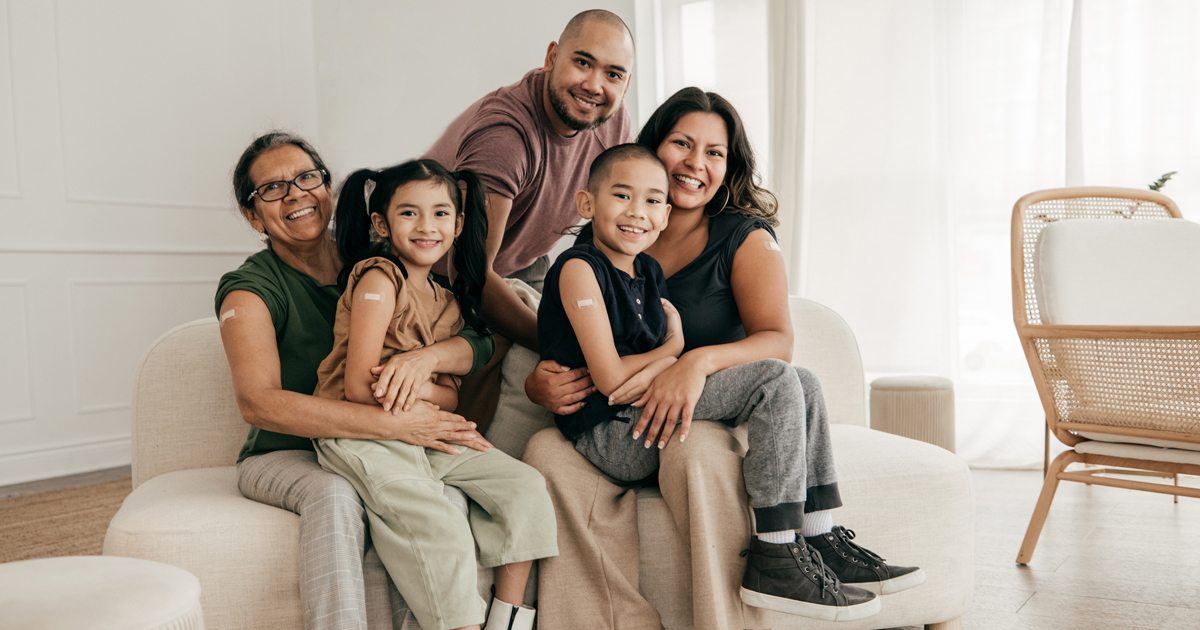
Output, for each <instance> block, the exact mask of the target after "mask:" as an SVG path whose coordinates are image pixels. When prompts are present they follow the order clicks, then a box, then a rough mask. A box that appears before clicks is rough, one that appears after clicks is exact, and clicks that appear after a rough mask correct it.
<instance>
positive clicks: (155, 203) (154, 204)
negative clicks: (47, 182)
mask: <svg viewBox="0 0 1200 630" xmlns="http://www.w3.org/2000/svg"><path fill="white" fill-rule="evenodd" d="M66 200H67V201H69V202H71V203H86V204H95V203H99V204H105V205H114V206H134V207H138V208H171V209H178V210H229V204H222V203H202V202H184V201H159V200H155V199H129V198H121V197H103V196H95V195H76V194H73V193H71V192H70V189H68V191H67V195H66Z"/></svg>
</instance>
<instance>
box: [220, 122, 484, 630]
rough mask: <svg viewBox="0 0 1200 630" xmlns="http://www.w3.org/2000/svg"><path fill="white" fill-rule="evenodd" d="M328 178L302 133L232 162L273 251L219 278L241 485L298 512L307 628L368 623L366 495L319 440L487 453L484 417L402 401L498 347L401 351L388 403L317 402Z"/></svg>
mask: <svg viewBox="0 0 1200 630" xmlns="http://www.w3.org/2000/svg"><path fill="white" fill-rule="evenodd" d="M329 182H330V176H329V169H328V168H326V166H325V163H324V162H323V161H322V160H321V157H320V155H319V154H318V153H317V151H316V150H315V149H314V148H313V147H312V146H311V145H310V144H309V143H308V142H305V141H304V140H303V139H301V138H299V137H297V136H294V135H291V134H287V133H279V132H274V133H268V134H266V135H264V136H261V137H259V138H257V139H256V140H254V141H253V142H252V143H251V144H250V146H249V147H247V148H246V150H245V151H244V152H243V153H242V156H241V159H239V160H238V163H237V166H236V167H235V169H234V173H233V189H234V195H235V198H236V200H237V203H238V207H239V209H240V210H241V213H242V215H243V216H244V217H245V218H246V220H247V221H248V222H249V223H250V225H251V227H253V228H254V229H255V230H256V231H257V232H258V233H259V234H260V235H261V237H262V239H263V241H264V242H266V243H267V247H266V249H264V250H262V251H261V252H258V253H256V254H254V255H252V256H250V257H249V258H247V259H246V262H245V263H244V264H242V266H241V267H239V268H238V269H237V270H235V271H232V272H230V273H227V274H225V276H223V277H222V278H221V282H220V284H219V285H218V287H217V295H216V308H217V314H218V317H219V318H220V321H221V340H222V342H223V343H224V346H225V354H226V356H227V357H228V359H229V366H230V368H231V370H232V372H233V385H234V391H235V393H236V395H237V402H238V407H239V409H240V410H241V412H242V417H243V418H244V419H245V420H246V422H247V423H249V424H250V432H249V435H248V437H247V439H246V443H245V445H244V446H242V450H241V453H239V455H238V487H239V488H240V489H241V491H242V494H244V495H245V496H246V497H248V498H250V499H253V500H255V501H259V502H262V503H266V504H269V505H273V506H276V507H279V508H283V509H286V510H291V511H293V512H296V513H297V514H299V515H300V544H301V556H300V565H301V566H300V588H301V599H302V601H303V602H304V626H305V628H307V629H309V630H313V629H325V628H356V629H365V628H366V627H367V621H366V619H367V612H366V597H365V593H364V588H363V575H362V557H363V552H364V547H365V543H366V521H365V513H364V511H363V506H362V500H361V499H360V498H359V497H358V494H357V493H356V492H355V491H354V488H353V486H351V485H350V482H348V481H346V480H345V479H343V478H342V477H339V476H338V475H335V474H333V473H330V472H326V471H325V470H323V469H322V468H321V466H320V465H319V464H318V463H317V457H316V453H315V452H314V450H313V445H312V438H322V437H337V438H367V439H381V440H393V439H394V440H402V441H404V442H408V443H410V444H416V445H419V446H425V447H429V448H434V449H438V450H442V451H446V452H453V446H452V445H457V446H467V447H472V448H477V449H480V450H486V449H487V448H488V447H489V446H490V445H489V444H488V443H487V442H486V441H485V440H484V439H483V438H482V437H481V436H480V435H479V433H477V432H476V431H475V425H474V424H472V423H469V422H466V421H465V420H463V419H462V418H461V417H459V416H456V415H454V414H452V413H447V412H445V411H440V410H438V409H437V408H435V407H433V406H431V405H429V404H427V403H425V402H423V401H418V402H416V403H415V404H412V405H411V406H409V407H408V408H402V407H403V406H402V405H400V404H396V401H397V400H398V398H399V397H400V396H401V395H402V394H403V393H404V392H403V391H402V390H403V389H404V386H405V384H406V383H409V384H410V383H411V382H413V379H414V378H415V377H418V376H419V375H420V374H425V375H426V376H427V375H428V374H429V373H432V372H436V373H447V374H457V375H466V374H470V373H472V372H473V371H474V370H477V369H478V368H479V367H480V366H482V365H483V364H484V363H486V362H487V361H488V359H490V358H491V355H492V352H493V350H494V346H493V342H492V340H491V338H490V337H486V338H481V337H479V336H477V335H475V334H474V333H472V332H471V331H470V329H469V328H468V329H464V331H463V333H462V334H461V335H460V336H457V337H453V338H451V339H449V340H446V341H444V342H441V343H436V344H433V345H431V346H428V347H426V348H423V349H421V350H414V351H412V352H406V353H402V354H397V355H396V356H395V357H393V359H392V360H390V361H389V362H388V363H387V364H385V365H384V366H381V367H380V368H377V370H378V372H379V381H378V383H377V385H376V388H375V392H376V398H377V399H378V401H379V402H380V404H381V406H371V405H361V404H355V403H349V402H344V401H334V400H328V399H323V398H315V397H313V396H312V395H311V394H312V392H313V389H314V388H315V387H316V384H317V367H318V366H319V365H320V363H321V361H322V360H323V359H324V358H325V357H326V355H328V354H329V352H330V350H331V349H332V347H333V322H334V315H335V313H336V310H337V302H338V299H339V298H340V297H341V294H342V292H341V290H340V289H339V288H338V285H337V277H338V273H339V272H340V271H341V270H342V262H341V260H340V259H339V258H338V253H337V248H336V246H335V244H334V241H333V240H332V239H331V238H330V234H329V227H328V226H329V223H330V219H331V218H332V216H333V211H334V210H333V205H334V204H333V194H332V191H331V189H330V184H329ZM417 380H418V381H419V378H417Z"/></svg>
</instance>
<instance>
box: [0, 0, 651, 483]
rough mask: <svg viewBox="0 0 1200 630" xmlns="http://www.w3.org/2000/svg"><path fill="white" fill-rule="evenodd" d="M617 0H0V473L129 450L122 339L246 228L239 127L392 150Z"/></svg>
mask: <svg viewBox="0 0 1200 630" xmlns="http://www.w3.org/2000/svg"><path fill="white" fill-rule="evenodd" d="M633 3H634V2H633V0H622V1H618V2H601V3H595V4H592V3H589V4H584V3H582V2H578V1H575V0H570V1H562V2H552V1H550V0H527V1H524V2H519V3H511V2H510V3H475V2H467V1H464V0H457V1H453V2H437V3H431V2H423V1H413V2H399V3H397V2H382V1H379V2H370V3H368V2H355V3H350V2H335V1H332V0H313V1H312V2H310V3H285V4H282V5H281V4H280V3H277V2H270V1H267V0H250V1H247V0H242V1H239V2H234V1H228V0H227V1H210V2H205V3H190V4H188V3H163V2H155V1H152V0H141V1H137V0H124V1H120V2H118V1H109V2H91V1H87V0H59V1H58V2H53V3H51V2H45V1H39V0H0V36H2V37H3V40H2V41H0V222H2V224H3V225H4V226H6V229H5V230H4V231H3V232H0V485H4V484H9V483H18V482H21V481H28V480H32V479H40V478H46V477H53V476H58V475H64V474H71V473H77V472H84V471H89V470H96V469H100V468H106V467H110V466H118V465H122V464H126V463H129V435H130V429H129V403H130V390H131V387H132V382H133V372H134V369H135V367H136V365H137V361H138V360H139V358H140V357H141V354H142V352H143V351H144V350H145V348H146V346H147V345H148V344H149V343H150V342H151V341H153V340H154V339H155V338H157V337H158V336H159V335H161V334H162V333H163V332H165V331H167V330H168V329H170V328H172V327H174V326H176V325H178V324H180V323H183V322H186V321H190V320H192V319H196V318H200V317H208V316H211V315H212V296H213V292H214V290H215V288H216V282H217V279H218V278H219V277H220V275H221V274H222V273H224V272H225V271H227V270H230V269H233V268H235V267H236V266H237V265H238V264H240V262H241V261H242V260H243V259H244V258H245V257H246V256H247V255H248V254H250V253H252V252H253V251H255V250H256V249H257V247H258V242H257V240H255V239H254V238H253V233H252V232H251V231H250V230H249V228H248V227H246V226H245V225H244V223H243V222H242V220H241V219H240V218H239V217H238V216H237V215H236V213H235V212H234V210H233V203H232V201H231V199H230V196H229V184H228V182H227V180H228V178H229V174H230V170H231V169H232V167H233V163H234V161H235V160H236V159H237V156H238V154H239V152H240V151H241V150H242V149H243V148H244V146H245V145H246V143H247V142H249V140H250V139H252V138H253V137H254V136H255V135H257V134H258V133H261V132H263V131H266V130H268V129H271V128H274V127H283V128H288V129H291V130H294V131H297V132H299V133H301V134H304V135H307V136H309V137H310V138H314V139H315V140H316V141H317V144H318V145H319V146H320V147H321V148H322V150H323V152H324V153H325V155H326V158H327V159H328V160H329V161H330V165H331V167H332V168H333V169H334V170H335V173H336V174H341V175H344V174H345V173H347V172H348V171H349V169H352V168H358V167H361V166H367V165H371V166H380V165H385V164H391V163H395V162H398V161H401V160H403V159H406V158H409V157H412V156H414V155H416V154H418V153H420V152H422V151H423V150H424V149H425V148H426V147H428V146H429V144H431V143H432V141H433V140H434V139H435V138H436V137H437V135H438V134H439V133H440V131H441V129H442V128H443V127H444V126H445V124H446V123H447V122H449V121H450V120H451V119H452V118H453V117H454V116H455V115H457V113H458V112H459V111H461V110H462V108H463V107H465V106H466V105H467V104H469V103H470V102H472V101H473V100H475V99H476V98H478V97H479V96H482V95H483V94H484V93H486V92H488V91H490V90H493V89H495V88H497V87H499V86H501V85H505V84H509V83H512V82H514V81H516V80H517V79H519V78H520V77H521V75H522V74H523V73H524V72H525V71H527V70H529V69H531V68H533V67H536V66H539V65H541V63H542V59H543V57H544V54H545V48H546V45H547V44H548V43H549V42H550V41H551V40H553V39H555V38H556V37H557V36H558V33H559V32H560V31H561V29H562V27H563V25H565V23H566V21H567V20H568V19H569V18H570V16H571V15H573V14H575V13H576V12H578V11H580V10H583V9H586V8H591V7H593V6H595V5H596V4H599V6H602V7H605V8H609V9H611V10H614V11H615V12H617V13H618V14H620V15H621V16H622V17H624V18H626V20H627V21H629V22H630V26H631V27H632V26H633V14H634V10H633ZM630 97H631V98H630V101H629V102H630V105H631V106H634V104H635V103H636V102H637V100H636V95H635V94H633V93H632V91H631V94H630ZM635 119H636V117H635ZM180 387H181V388H186V387H187V383H180Z"/></svg>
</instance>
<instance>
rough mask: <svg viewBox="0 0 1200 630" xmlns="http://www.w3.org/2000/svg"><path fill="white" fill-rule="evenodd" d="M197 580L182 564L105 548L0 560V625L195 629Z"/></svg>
mask: <svg viewBox="0 0 1200 630" xmlns="http://www.w3.org/2000/svg"><path fill="white" fill-rule="evenodd" d="M203 628H204V615H203V614H202V613H201V612H200V582H199V581H197V580H196V578H195V576H193V575H192V574H191V573H188V572H187V571H184V570H183V569H180V568H178V567H173V566H170V565H166V564H161V563H158V562H151V561H149V560H139V559H136V558H117V557H112V556H75V557H66V558H45V559H42V560H25V561H23V562H9V563H7V564H0V629H2V630H58V629H62V630H126V629H128V630H134V629H136V630H159V629H162V630H203Z"/></svg>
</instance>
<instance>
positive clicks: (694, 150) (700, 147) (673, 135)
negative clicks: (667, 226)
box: [657, 112, 729, 212]
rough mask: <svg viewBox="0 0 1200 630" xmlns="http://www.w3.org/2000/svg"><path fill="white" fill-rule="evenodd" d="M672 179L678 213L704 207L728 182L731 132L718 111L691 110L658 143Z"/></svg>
mask: <svg viewBox="0 0 1200 630" xmlns="http://www.w3.org/2000/svg"><path fill="white" fill-rule="evenodd" d="M657 153H658V157H659V159H661V160H662V161H663V164H666V166H667V175H668V176H669V177H670V178H671V190H670V199H671V205H672V206H673V207H675V209H676V211H677V212H680V211H682V212H687V211H691V210H696V209H703V208H704V206H705V204H707V203H708V202H709V201H712V198H713V197H714V196H716V194H717V190H718V189H719V188H720V187H721V184H722V183H724V182H725V168H726V160H727V158H728V156H729V133H728V132H727V131H726V129H725V121H724V120H722V119H721V117H720V116H718V115H716V114H711V113H707V112H692V113H690V114H687V115H686V116H683V117H682V118H680V119H679V122H677V123H675V126H674V127H673V128H672V129H671V132H670V133H668V134H667V137H666V138H665V139H664V140H663V142H662V144H660V145H659V146H658V151H657Z"/></svg>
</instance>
